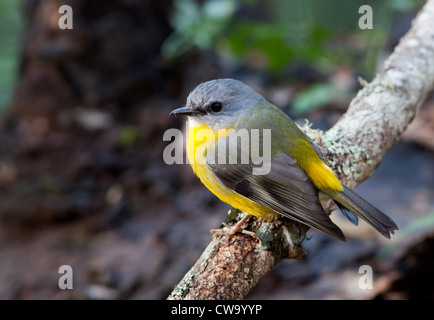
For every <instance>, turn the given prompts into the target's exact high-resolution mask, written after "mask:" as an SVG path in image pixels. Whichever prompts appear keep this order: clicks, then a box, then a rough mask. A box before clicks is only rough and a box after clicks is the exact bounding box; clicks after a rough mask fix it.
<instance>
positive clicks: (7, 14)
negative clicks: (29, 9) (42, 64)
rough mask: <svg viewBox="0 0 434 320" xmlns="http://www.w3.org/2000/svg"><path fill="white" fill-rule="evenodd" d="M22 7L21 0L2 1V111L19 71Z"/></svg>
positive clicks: (0, 71)
mask: <svg viewBox="0 0 434 320" xmlns="http://www.w3.org/2000/svg"><path fill="white" fill-rule="evenodd" d="M21 9H22V8H21V2H20V1H16V0H3V1H0V112H3V111H4V109H5V108H6V106H7V103H8V102H9V99H10V97H11V94H12V90H13V86H14V82H15V79H16V74H17V71H18V69H17V68H18V57H19V56H18V54H19V47H20V40H21V37H20V36H21V33H20V31H21V30H22V26H23V19H22V14H23V13H22V10H21Z"/></svg>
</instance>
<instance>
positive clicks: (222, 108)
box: [171, 79, 265, 130]
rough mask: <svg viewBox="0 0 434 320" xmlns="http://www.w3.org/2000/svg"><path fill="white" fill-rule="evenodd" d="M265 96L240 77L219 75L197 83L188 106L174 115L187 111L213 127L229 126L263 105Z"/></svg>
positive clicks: (202, 122)
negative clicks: (233, 77) (215, 78)
mask: <svg viewBox="0 0 434 320" xmlns="http://www.w3.org/2000/svg"><path fill="white" fill-rule="evenodd" d="M264 101H265V99H264V98H263V97H262V96H261V95H260V94H258V93H256V92H255V91H254V90H253V89H252V88H250V87H249V86H247V85H245V84H244V83H242V82H241V81H238V80H233V79H217V80H211V81H207V82H203V83H201V84H200V85H198V86H197V87H196V88H195V89H194V90H193V91H192V92H191V93H190V94H189V96H188V97H187V103H186V106H185V107H182V108H179V109H176V110H174V111H172V113H171V115H175V116H178V115H186V116H189V117H190V118H191V119H192V120H194V121H197V122H199V123H200V124H205V125H207V126H208V127H210V128H212V129H213V130H219V129H227V128H229V127H232V126H234V125H235V124H236V123H237V122H238V121H239V120H240V119H242V118H243V117H245V116H246V115H248V114H249V113H250V112H251V111H252V109H253V108H256V107H258V106H261V105H262V104H263V103H264Z"/></svg>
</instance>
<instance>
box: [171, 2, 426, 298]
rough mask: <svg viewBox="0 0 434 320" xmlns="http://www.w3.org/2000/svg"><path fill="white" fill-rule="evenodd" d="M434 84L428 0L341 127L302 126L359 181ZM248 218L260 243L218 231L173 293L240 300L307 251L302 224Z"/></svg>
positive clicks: (344, 177) (350, 180)
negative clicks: (277, 268)
mask: <svg viewBox="0 0 434 320" xmlns="http://www.w3.org/2000/svg"><path fill="white" fill-rule="evenodd" d="M433 88H434V0H429V1H428V2H427V3H426V4H425V6H424V7H423V9H422V10H421V11H420V12H419V14H418V16H417V17H416V18H415V20H414V21H413V25H412V27H411V29H410V30H409V31H408V33H407V34H406V35H405V36H404V37H403V38H402V39H401V42H400V44H399V45H398V46H397V47H396V48H395V51H394V52H393V54H392V55H391V56H390V57H389V58H388V60H387V61H386V62H385V63H384V66H383V68H382V70H381V71H380V72H379V73H378V74H377V75H376V77H375V78H374V80H372V82H371V83H369V84H365V86H364V88H363V89H362V90H360V91H359V93H358V94H357V96H356V97H355V98H354V99H353V100H352V102H351V104H350V106H349V108H348V110H347V112H346V113H345V114H344V115H343V116H342V118H341V119H340V120H339V121H338V122H337V123H336V124H335V126H334V127H333V128H331V129H330V130H328V131H327V132H322V131H319V130H312V129H310V128H308V127H305V128H304V130H305V132H306V133H307V134H308V135H309V136H310V137H311V138H312V139H313V140H315V142H316V143H317V144H318V145H319V146H320V148H322V151H323V153H324V154H325V156H326V159H327V161H328V163H329V164H330V166H331V167H332V168H333V169H334V170H335V172H336V173H337V174H338V176H339V178H340V179H341V181H342V182H343V183H344V184H345V185H347V186H348V187H351V188H354V187H355V186H356V185H357V184H359V183H360V182H362V181H364V180H365V179H367V178H368V177H369V176H370V175H371V174H372V173H373V172H374V171H375V169H376V168H377V167H378V165H379V164H380V163H381V160H382V158H383V156H384V154H385V153H386V151H387V150H388V149H389V148H390V147H392V146H393V145H394V144H395V143H396V142H397V141H398V139H399V137H400V135H401V133H402V132H403V131H404V130H405V128H406V127H407V125H408V124H409V123H410V122H411V120H412V119H413V118H414V116H415V115H416V113H417V111H418V109H419V107H420V106H421V104H422V102H423V101H424V100H425V98H426V96H427V94H428V93H429V92H430V91H431V90H432V89H433ZM250 221H251V222H250V224H249V227H250V229H251V230H253V231H255V232H256V234H257V235H258V236H259V237H260V238H261V239H262V242H259V241H258V240H256V239H253V238H252V237H250V236H245V235H242V234H235V235H232V236H222V237H219V238H214V239H213V240H212V241H211V243H210V244H209V245H208V247H207V248H206V250H205V251H204V252H203V254H202V256H201V257H200V258H199V260H198V261H197V262H196V264H195V265H194V266H193V267H192V269H191V270H190V271H189V272H188V273H187V274H186V275H185V276H184V278H183V279H182V280H181V282H180V283H179V284H178V285H177V286H176V287H175V289H174V290H173V292H172V293H171V294H170V296H169V297H168V299H173V300H181V299H242V298H243V297H245V296H246V295H247V294H248V292H249V291H250V290H251V289H252V288H253V287H254V286H255V285H256V284H257V282H258V281H259V279H261V278H262V277H263V276H264V275H265V274H266V273H267V272H268V271H269V270H270V269H271V268H272V267H273V266H274V265H275V264H276V263H277V262H279V261H280V260H282V259H286V258H290V259H300V258H303V257H304V255H305V252H304V249H303V248H302V246H301V244H302V242H303V239H304V236H305V232H306V230H307V229H306V228H305V227H304V226H301V225H300V224H297V223H294V222H291V221H289V220H288V219H285V218H277V219H276V220H273V221H265V220H262V219H258V218H254V217H252V218H251V219H250Z"/></svg>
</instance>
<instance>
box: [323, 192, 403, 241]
mask: <svg viewBox="0 0 434 320" xmlns="http://www.w3.org/2000/svg"><path fill="white" fill-rule="evenodd" d="M343 188H344V189H343V191H335V192H333V193H328V194H329V196H330V197H332V199H333V200H334V201H335V202H336V204H337V205H338V206H339V208H340V209H341V211H342V212H343V214H344V215H345V216H346V217H347V218H348V220H350V221H351V222H352V223H354V224H357V217H356V216H354V213H355V214H356V215H357V216H359V217H360V218H362V219H363V220H365V221H366V222H368V223H369V224H370V225H372V226H373V227H374V228H375V229H376V230H377V231H378V232H380V233H381V234H382V235H383V236H385V237H386V238H388V239H390V238H391V235H393V234H394V231H395V230H398V227H397V226H396V224H395V222H393V220H392V219H390V218H389V217H388V216H387V215H386V214H384V213H383V212H381V211H380V210H378V209H377V208H375V207H374V206H373V205H371V204H370V203H369V202H368V201H366V200H365V199H363V198H362V197H360V196H359V195H358V194H356V193H355V192H353V191H352V190H351V189H349V188H347V187H345V186H343Z"/></svg>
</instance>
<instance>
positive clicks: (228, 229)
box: [209, 213, 261, 241]
mask: <svg viewBox="0 0 434 320" xmlns="http://www.w3.org/2000/svg"><path fill="white" fill-rule="evenodd" d="M249 218H250V215H249V214H247V213H246V214H245V216H244V217H243V218H241V220H240V221H238V222H237V223H236V224H235V225H233V226H228V225H227V224H226V223H224V224H223V228H221V229H211V230H210V231H209V233H210V235H211V236H212V237H213V238H214V237H215V236H222V235H234V234H235V233H243V234H246V235H249V236H251V237H252V238H254V239H258V240H259V241H261V239H260V238H259V237H258V235H257V234H256V233H254V232H253V231H249V230H245V229H244V227H245V226H244V223H245V222H246V221H247V220H249Z"/></svg>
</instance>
